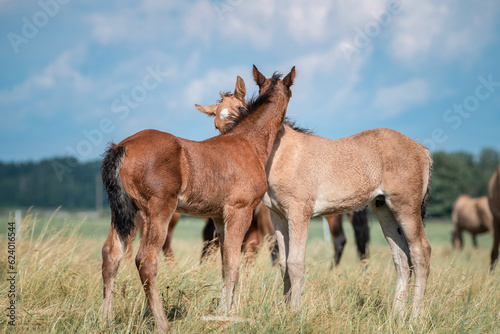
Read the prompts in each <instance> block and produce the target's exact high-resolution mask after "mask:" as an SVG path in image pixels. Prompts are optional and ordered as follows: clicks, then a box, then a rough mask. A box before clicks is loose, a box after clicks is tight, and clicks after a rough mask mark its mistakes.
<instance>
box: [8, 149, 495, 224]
mask: <svg viewBox="0 0 500 334" xmlns="http://www.w3.org/2000/svg"><path fill="white" fill-rule="evenodd" d="M433 159H434V165H433V173H432V184H431V193H430V202H429V210H428V215H429V216H434V217H447V216H449V215H450V213H451V209H452V206H453V203H454V201H455V200H456V198H457V197H458V196H459V195H460V194H463V193H465V194H469V195H470V196H472V197H479V196H484V195H486V192H487V187H488V181H489V179H490V177H491V175H492V174H493V172H494V171H495V170H496V168H497V166H498V164H499V163H500V155H499V153H498V152H497V151H495V150H494V149H490V148H485V149H483V150H482V151H481V152H480V154H479V155H478V156H474V155H473V154H471V153H468V152H451V153H449V152H442V151H441V152H436V153H434V154H433ZM67 162H68V159H67V158H55V159H47V160H43V161H40V162H25V163H1V162H0V189H1V191H0V207H2V208H7V209H8V208H18V207H21V208H22V207H28V206H31V205H34V206H35V207H39V208H52V207H57V206H59V205H62V207H63V208H65V209H72V210H79V209H82V210H89V209H96V208H97V209H100V208H101V207H102V206H104V207H106V206H107V200H106V194H105V193H104V191H103V187H102V183H101V180H100V171H101V161H100V160H96V161H91V162H78V161H76V160H73V163H72V164H71V168H69V167H64V168H65V169H64V170H63V172H61V168H60V166H67V165H68V164H67Z"/></svg>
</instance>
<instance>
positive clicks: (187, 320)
mask: <svg viewBox="0 0 500 334" xmlns="http://www.w3.org/2000/svg"><path fill="white" fill-rule="evenodd" d="M51 221H52V220H51V219H50V218H49V219H46V220H44V221H40V220H39V219H38V218H37V217H36V216H33V215H29V216H27V217H26V219H25V221H24V222H23V229H22V236H21V237H20V238H18V240H17V249H16V251H17V267H18V274H17V286H16V289H17V309H16V313H17V314H16V315H17V319H16V326H15V328H12V326H9V325H8V324H7V317H6V315H5V313H6V312H2V314H1V316H0V327H1V330H0V333H10V332H18V333H49V332H50V333H147V332H151V331H152V330H153V329H154V324H153V319H152V316H151V313H150V312H149V310H148V308H147V305H146V302H145V296H144V293H143V291H142V288H141V285H140V280H139V276H138V273H137V270H136V268H135V264H134V261H132V260H127V259H124V260H123V262H122V266H121V267H120V271H119V273H118V277H117V280H116V284H115V291H114V295H115V305H114V311H115V321H114V323H113V324H109V325H106V326H104V325H103V324H102V323H101V301H102V279H101V261H100V250H101V247H102V244H103V242H104V239H102V240H101V239H92V238H86V237H85V236H83V235H81V234H79V232H78V231H79V226H81V225H82V224H85V222H84V221H81V222H80V223H78V224H76V225H75V223H74V222H68V223H67V224H66V225H65V228H63V229H60V228H58V229H55V228H51ZM41 225H43V226H44V227H43V230H41V231H40V232H39V233H38V232H37V233H33V232H34V230H35V229H34V227H35V226H39V227H40V226H41ZM431 226H432V224H428V225H427V228H426V231H427V233H428V234H429V233H432V232H433V227H431ZM372 233H374V232H373V231H372ZM349 237H350V236H349V235H348V238H349ZM174 238H175V237H174ZM174 246H175V248H174V251H175V255H176V259H177V262H176V263H175V264H173V265H172V264H169V263H167V262H165V261H164V262H163V263H162V265H161V267H160V270H159V273H158V286H159V289H160V291H161V293H162V294H163V298H164V307H165V311H166V312H167V314H168V317H169V320H170V324H171V332H173V333H335V332H340V333H346V332H348V333H373V332H383V333H499V332H500V322H499V321H500V285H499V282H500V272H499V271H498V270H497V272H495V273H494V274H493V275H489V274H488V270H487V269H488V261H489V250H488V248H482V249H479V250H473V249H471V248H468V249H466V251H465V252H464V253H462V254H459V255H455V254H454V253H452V252H451V250H450V249H451V246H450V245H449V244H448V242H446V243H444V242H443V243H441V244H437V243H435V244H433V256H432V262H431V276H430V278H429V283H428V290H427V294H426V302H425V315H424V316H423V317H422V318H420V319H417V320H415V321H410V320H408V321H404V322H402V321H397V320H395V319H393V318H392V317H391V304H392V297H393V293H394V285H395V271H394V267H393V264H392V260H391V254H390V250H389V247H388V245H381V244H377V243H374V244H373V245H371V246H370V250H371V258H370V260H369V262H368V263H367V264H366V265H365V264H361V263H360V262H359V261H358V259H357V257H356V254H355V252H354V251H346V254H345V256H344V258H343V259H342V262H341V265H340V267H338V268H335V269H334V270H332V271H330V270H329V266H330V257H331V255H332V250H331V246H330V245H325V243H324V242H322V241H318V240H316V241H313V242H311V243H310V244H308V248H307V265H306V279H305V284H304V291H303V307H302V309H301V310H300V311H298V312H294V311H292V310H289V309H288V308H287V307H285V305H284V304H283V301H282V295H281V291H282V283H281V277H280V274H279V270H278V269H277V268H275V267H272V266H271V263H270V257H269V254H268V253H267V252H266V251H265V250H264V251H262V252H260V253H259V255H258V256H257V258H256V260H255V263H254V264H243V265H242V268H241V275H240V284H239V288H238V291H237V299H238V304H237V306H236V308H235V310H234V314H232V315H231V316H230V317H228V318H227V319H220V318H219V319H218V318H215V320H213V319H214V318H213V316H214V315H215V310H216V308H217V302H218V297H219V291H220V282H221V276H220V259H219V258H218V256H217V255H215V256H214V257H213V259H212V260H211V261H208V262H206V263H204V264H201V265H200V264H199V256H200V252H201V241H199V240H181V239H175V244H174ZM351 246H352V243H351ZM0 250H1V256H0V268H1V269H0V281H1V282H2V284H1V286H0V308H1V309H2V310H5V308H6V306H7V302H8V299H7V286H6V284H4V282H5V280H6V271H5V270H4V268H6V266H7V263H6V260H7V256H6V250H7V243H6V240H5V238H0ZM410 305H411V300H410ZM210 317H212V318H210ZM210 319H212V320H210Z"/></svg>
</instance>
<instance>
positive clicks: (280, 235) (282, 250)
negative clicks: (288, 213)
mask: <svg viewBox="0 0 500 334" xmlns="http://www.w3.org/2000/svg"><path fill="white" fill-rule="evenodd" d="M271 221H272V222H273V226H274V233H275V236H276V244H278V254H277V255H278V263H279V265H280V269H281V277H282V278H283V285H284V287H283V296H285V302H288V300H289V298H290V288H291V283H290V275H289V274H288V268H287V258H288V247H289V242H290V239H289V235H288V220H287V219H286V218H284V217H282V216H280V215H278V214H277V213H275V212H274V211H271Z"/></svg>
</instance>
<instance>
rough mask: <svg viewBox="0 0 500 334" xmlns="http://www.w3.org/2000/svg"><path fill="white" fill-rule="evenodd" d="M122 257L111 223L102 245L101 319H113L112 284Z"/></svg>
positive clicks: (117, 238) (119, 241) (118, 239)
mask: <svg viewBox="0 0 500 334" xmlns="http://www.w3.org/2000/svg"><path fill="white" fill-rule="evenodd" d="M122 257H123V243H122V241H121V240H120V237H119V236H118V233H117V232H116V230H115V229H114V227H113V224H111V228H110V230H109V234H108V237H107V239H106V242H105V243H104V246H103V247H102V280H103V303H102V309H103V318H104V319H103V320H104V322H107V321H111V320H113V285H114V283H115V278H116V274H117V273H118V267H119V266H120V261H121V259H122Z"/></svg>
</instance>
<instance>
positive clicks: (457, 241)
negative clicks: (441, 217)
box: [453, 225, 464, 251]
mask: <svg viewBox="0 0 500 334" xmlns="http://www.w3.org/2000/svg"><path fill="white" fill-rule="evenodd" d="M453 247H454V248H455V250H456V251H459V250H461V249H462V248H463V247H464V243H463V239H462V229H461V228H460V227H458V225H455V231H453Z"/></svg>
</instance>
